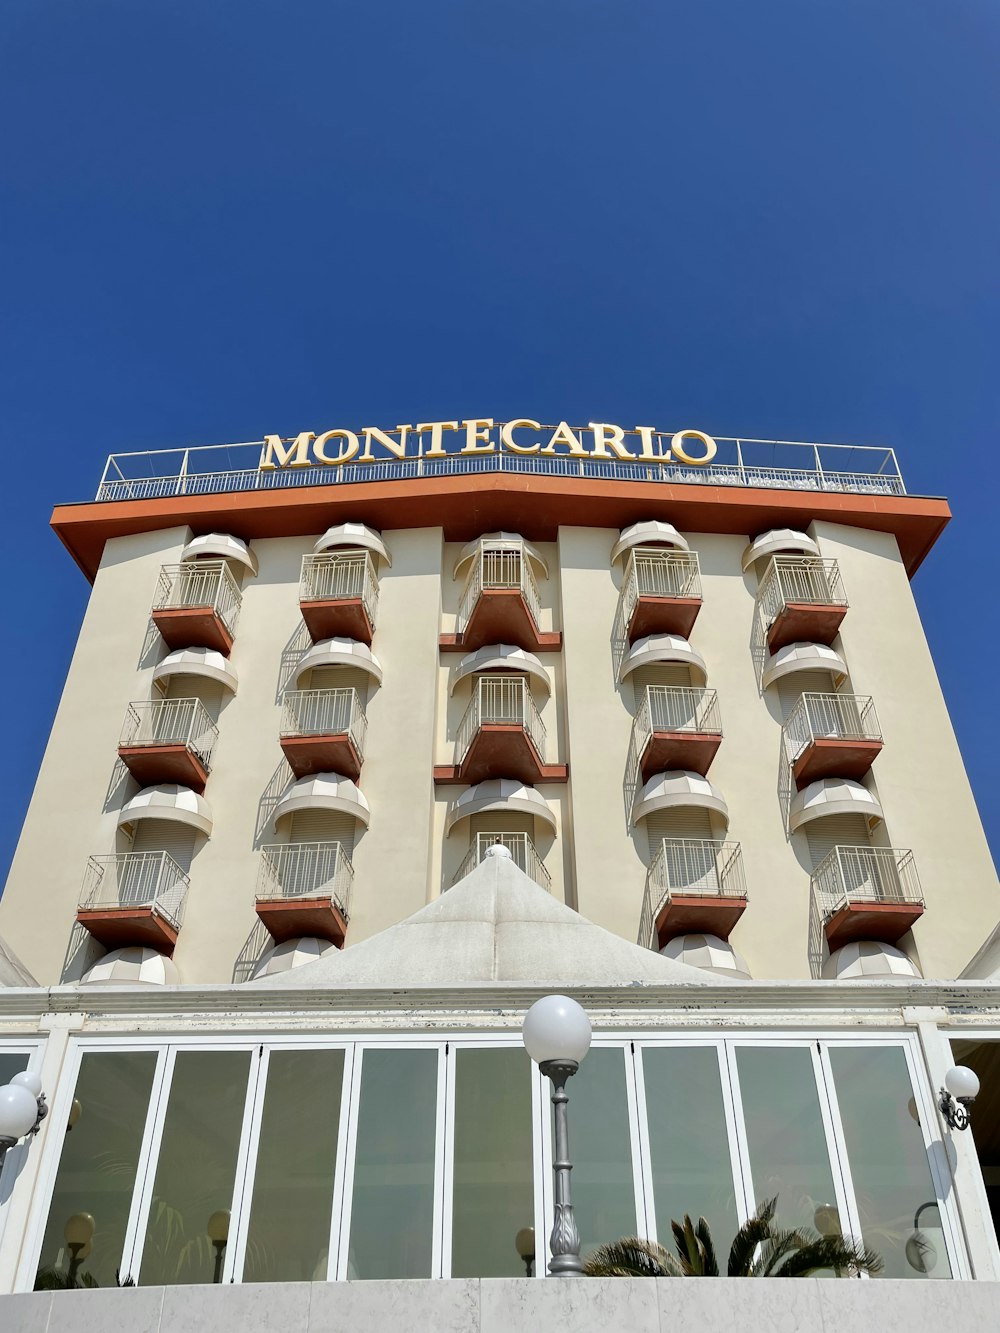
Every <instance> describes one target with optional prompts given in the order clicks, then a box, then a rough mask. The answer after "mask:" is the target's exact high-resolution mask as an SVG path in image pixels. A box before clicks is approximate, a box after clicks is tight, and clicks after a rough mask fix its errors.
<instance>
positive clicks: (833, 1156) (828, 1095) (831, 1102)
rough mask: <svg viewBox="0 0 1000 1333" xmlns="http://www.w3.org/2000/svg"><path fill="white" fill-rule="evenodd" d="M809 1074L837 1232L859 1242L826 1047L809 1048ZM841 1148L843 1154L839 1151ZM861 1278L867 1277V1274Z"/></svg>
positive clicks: (855, 1208)
mask: <svg viewBox="0 0 1000 1333" xmlns="http://www.w3.org/2000/svg"><path fill="white" fill-rule="evenodd" d="M812 1059H813V1072H814V1073H815V1075H816V1087H817V1089H818V1091H819V1108H820V1115H821V1116H822V1117H823V1133H824V1134H825V1135H826V1151H827V1156H828V1157H829V1159H830V1174H831V1176H832V1177H833V1189H834V1193H835V1194H836V1196H837V1197H836V1204H837V1212H838V1214H839V1216H840V1229H841V1232H842V1233H843V1236H844V1239H845V1240H851V1239H853V1240H856V1241H857V1242H858V1243H859V1244H860V1243H861V1215H860V1213H859V1212H858V1206H857V1198H856V1196H855V1193H854V1181H853V1179H852V1177H851V1166H850V1163H849V1162H848V1160H847V1147H846V1144H845V1143H844V1126H843V1122H842V1121H841V1119H840V1106H839V1104H838V1102H837V1093H836V1089H835V1088H834V1085H833V1071H832V1069H831V1068H830V1058H829V1054H828V1052H827V1050H826V1047H825V1046H824V1045H823V1044H822V1043H820V1042H816V1043H815V1044H814V1045H813V1047H812ZM841 1145H843V1151H841ZM860 1276H861V1277H864V1278H867V1276H868V1274H867V1273H862V1274H861V1275H860Z"/></svg>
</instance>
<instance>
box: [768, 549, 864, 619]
mask: <svg viewBox="0 0 1000 1333" xmlns="http://www.w3.org/2000/svg"><path fill="white" fill-rule="evenodd" d="M757 599H758V602H759V603H760V607H761V610H762V611H763V614H764V619H765V621H766V622H767V624H770V623H771V622H772V621H773V620H776V619H777V617H778V616H779V615H780V614H781V612H782V610H783V609H784V607H785V606H787V605H788V603H789V602H799V603H805V604H807V605H810V604H811V605H814V606H846V605H847V598H846V596H845V595H844V585H843V583H842V582H841V579H840V566H839V565H838V564H837V562H836V560H822V559H820V557H819V556H813V555H774V556H772V557H771V559H770V560H769V561H768V563H767V568H766V569H765V570H764V575H763V577H762V578H761V581H760V588H759V589H758V592H757Z"/></svg>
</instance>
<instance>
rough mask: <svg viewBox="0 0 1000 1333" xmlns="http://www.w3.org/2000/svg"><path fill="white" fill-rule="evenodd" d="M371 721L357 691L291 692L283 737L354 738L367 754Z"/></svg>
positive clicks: (286, 703) (284, 711)
mask: <svg viewBox="0 0 1000 1333" xmlns="http://www.w3.org/2000/svg"><path fill="white" fill-rule="evenodd" d="M367 730H368V719H367V717H366V716H365V710H364V708H363V707H362V706H361V696H360V695H359V694H358V691H357V690H355V689H339V690H290V691H289V692H288V694H286V695H285V699H284V707H283V708H282V712H281V735H282V736H341V735H343V736H350V738H351V740H352V741H353V742H354V747H355V749H356V750H357V752H358V754H359V755H362V754H364V750H365V734H366V732H367Z"/></svg>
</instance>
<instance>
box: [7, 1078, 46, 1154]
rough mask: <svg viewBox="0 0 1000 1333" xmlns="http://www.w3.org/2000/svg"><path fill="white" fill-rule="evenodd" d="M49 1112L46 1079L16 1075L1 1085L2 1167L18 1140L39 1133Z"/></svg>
mask: <svg viewBox="0 0 1000 1333" xmlns="http://www.w3.org/2000/svg"><path fill="white" fill-rule="evenodd" d="M48 1113H49V1108H48V1106H47V1105H46V1102H45V1093H44V1092H42V1080H41V1079H40V1078H39V1077H38V1075H37V1074H29V1073H28V1072H27V1071H25V1073H23V1074H15V1075H14V1077H13V1078H12V1079H11V1081H10V1082H9V1083H5V1084H4V1085H3V1087H0V1167H2V1166H3V1159H4V1158H5V1157H6V1156H7V1149H8V1148H13V1146H14V1144H15V1143H17V1141H18V1139H23V1138H24V1137H25V1136H26V1135H28V1134H37V1133H38V1128H39V1126H40V1125H41V1123H42V1121H43V1120H44V1119H45V1117H46V1116H47V1115H48Z"/></svg>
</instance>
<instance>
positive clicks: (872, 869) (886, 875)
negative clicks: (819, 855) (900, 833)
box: [811, 847, 924, 918]
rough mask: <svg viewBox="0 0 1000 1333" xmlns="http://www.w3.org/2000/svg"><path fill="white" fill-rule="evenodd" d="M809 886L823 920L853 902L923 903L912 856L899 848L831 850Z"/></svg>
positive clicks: (845, 848)
mask: <svg viewBox="0 0 1000 1333" xmlns="http://www.w3.org/2000/svg"><path fill="white" fill-rule="evenodd" d="M811 882H812V887H813V891H814V892H815V894H816V897H817V900H818V902H819V906H820V910H821V912H822V915H823V917H824V918H826V917H829V916H832V914H833V913H834V912H836V911H838V910H839V909H840V908H841V907H846V906H847V905H848V904H849V903H853V902H871V903H899V904H906V903H912V904H917V905H922V904H923V901H924V898H923V894H922V892H921V890H920V880H919V879H918V878H917V868H916V865H915V864H914V860H913V853H912V852H911V851H907V850H903V849H900V848H898V847H834V849H833V850H832V851H831V852H830V854H829V856H827V857H826V858H825V859H824V860H823V861H821V862H820V864H819V866H818V867H817V869H816V870H815V871H814V873H813V876H812V881H811Z"/></svg>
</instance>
